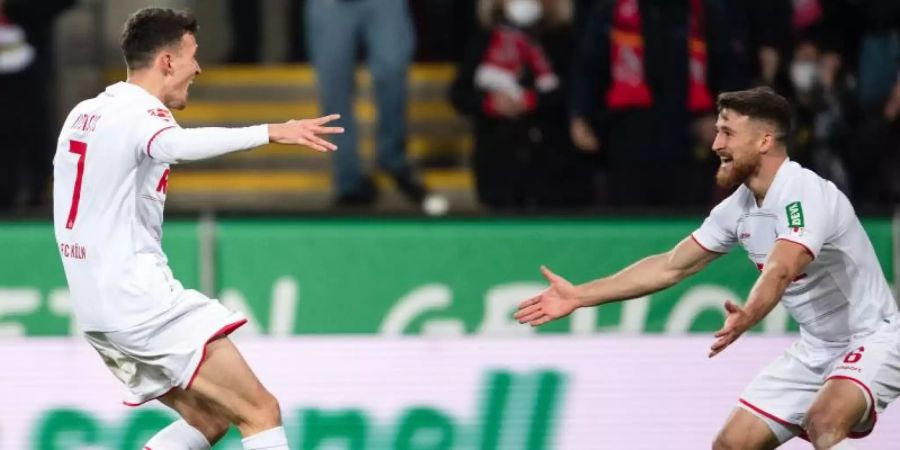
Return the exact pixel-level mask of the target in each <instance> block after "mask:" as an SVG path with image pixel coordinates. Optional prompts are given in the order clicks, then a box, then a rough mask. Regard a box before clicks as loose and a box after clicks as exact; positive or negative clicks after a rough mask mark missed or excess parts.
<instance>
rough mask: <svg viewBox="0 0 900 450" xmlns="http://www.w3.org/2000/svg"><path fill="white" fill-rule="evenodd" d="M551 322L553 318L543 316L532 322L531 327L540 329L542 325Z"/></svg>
mask: <svg viewBox="0 0 900 450" xmlns="http://www.w3.org/2000/svg"><path fill="white" fill-rule="evenodd" d="M551 320H553V318H552V317H550V316H546V315H545V316H541V317H539V318H537V319H534V320H532V321H531V322H530V324H531V326H533V327H539V326H541V325H543V324H545V323H547V322H549V321H551Z"/></svg>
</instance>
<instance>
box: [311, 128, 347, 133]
mask: <svg viewBox="0 0 900 450" xmlns="http://www.w3.org/2000/svg"><path fill="white" fill-rule="evenodd" d="M312 132H313V133H315V134H341V133H343V132H344V127H315V128H313V129H312Z"/></svg>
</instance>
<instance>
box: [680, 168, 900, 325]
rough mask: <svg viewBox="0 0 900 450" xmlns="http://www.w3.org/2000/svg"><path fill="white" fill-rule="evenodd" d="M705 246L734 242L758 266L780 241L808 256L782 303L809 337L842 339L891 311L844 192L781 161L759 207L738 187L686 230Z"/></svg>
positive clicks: (724, 248)
mask: <svg viewBox="0 0 900 450" xmlns="http://www.w3.org/2000/svg"><path fill="white" fill-rule="evenodd" d="M692 236H693V238H694V240H695V241H696V242H697V243H698V244H700V245H701V246H703V247H704V248H706V249H707V250H710V251H714V252H720V253H726V252H728V251H729V250H730V249H731V247H732V246H734V245H735V244H736V243H740V244H741V246H743V247H744V249H745V250H746V251H747V254H748V256H749V257H750V260H751V261H752V262H753V263H754V264H756V267H757V268H758V269H760V270H762V268H763V265H764V264H765V263H766V259H767V258H768V256H769V252H770V251H771V250H772V248H773V247H774V246H775V241H776V240H779V239H783V240H787V241H791V242H795V243H797V244H799V245H802V246H803V247H805V248H806V250H807V251H808V252H809V253H810V254H811V255H812V256H813V258H814V259H813V261H812V262H811V263H810V264H809V265H808V266H807V267H806V269H805V270H804V271H803V273H802V274H800V275H798V276H797V278H796V279H795V280H793V282H792V283H791V284H790V285H789V286H788V287H787V289H786V290H785V293H784V296H783V297H782V298H781V303H782V305H784V307H785V308H786V309H787V311H788V312H789V313H790V315H791V317H793V318H794V320H796V321H797V322H798V323H799V324H800V330H801V334H802V335H803V337H804V338H807V339H809V340H811V341H813V342H815V341H816V340H819V341H825V342H846V341H848V340H850V339H851V337H853V336H861V335H865V334H868V333H871V332H874V331H875V330H876V329H877V327H878V325H879V324H880V322H882V321H883V320H885V319H887V318H890V317H892V316H893V315H895V314H896V313H897V304H896V302H895V300H894V298H893V295H892V294H891V291H890V287H889V286H888V283H887V280H886V279H885V277H884V275H883V273H882V271H881V266H880V265H879V263H878V259H877V258H876V256H875V250H874V249H873V247H872V243H871V242H870V241H869V238H868V236H867V235H866V232H865V230H863V227H862V225H861V224H860V223H859V219H858V218H857V217H856V213H855V211H854V210H853V206H852V205H851V204H850V201H849V200H848V199H847V197H846V196H845V195H844V194H843V193H842V192H841V191H840V190H838V188H837V187H835V185H834V184H833V183H831V182H830V181H827V180H825V179H823V178H821V177H819V176H818V175H816V174H815V173H814V172H812V171H810V170H808V169H804V168H803V167H801V166H800V165H799V164H797V163H795V162H792V161H789V160H786V161H785V162H784V163H783V164H782V165H781V167H780V168H779V169H778V173H777V174H776V175H775V179H774V180H773V181H772V185H771V186H770V187H769V190H768V192H767V193H766V196H765V198H764V199H763V202H762V205H757V203H756V199H755V197H754V195H753V192H752V191H750V189H749V188H747V186H745V185H743V184H742V185H741V186H740V187H738V188H737V190H736V191H735V192H734V193H733V194H732V195H731V196H730V197H728V198H727V199H725V200H724V201H722V203H720V204H719V205H717V206H716V207H715V208H714V209H713V210H712V212H711V213H710V215H709V217H707V218H706V220H705V221H704V222H703V225H701V226H700V228H699V229H698V230H697V231H695V232H694V233H693V234H692Z"/></svg>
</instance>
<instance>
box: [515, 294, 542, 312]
mask: <svg viewBox="0 0 900 450" xmlns="http://www.w3.org/2000/svg"><path fill="white" fill-rule="evenodd" d="M540 300H541V296H540V295H538V296H535V297H532V298H529V299H528V300H525V301H524V302H522V303H519V309H524V308H527V307H529V306H531V305H533V304H535V303H537V302H539V301H540Z"/></svg>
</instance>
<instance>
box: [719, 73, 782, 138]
mask: <svg viewBox="0 0 900 450" xmlns="http://www.w3.org/2000/svg"><path fill="white" fill-rule="evenodd" d="M716 108H717V110H718V111H719V112H721V111H722V110H723V109H726V108H727V109H730V110H732V111H735V112H737V113H739V114H743V115H745V116H748V117H750V118H751V119H758V120H765V121H767V122H771V123H772V124H774V125H775V128H776V129H777V132H778V135H777V136H776V138H777V139H778V141H780V142H782V143H784V142H785V141H786V140H787V136H788V132H790V130H791V105H790V103H788V101H787V100H786V99H785V98H784V97H782V96H780V95H778V94H777V93H776V92H775V91H774V90H772V88H770V87H765V86H763V87H755V88H752V89H747V90H743V91H734V92H723V93H721V94H719V98H718V100H717V101H716Z"/></svg>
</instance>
